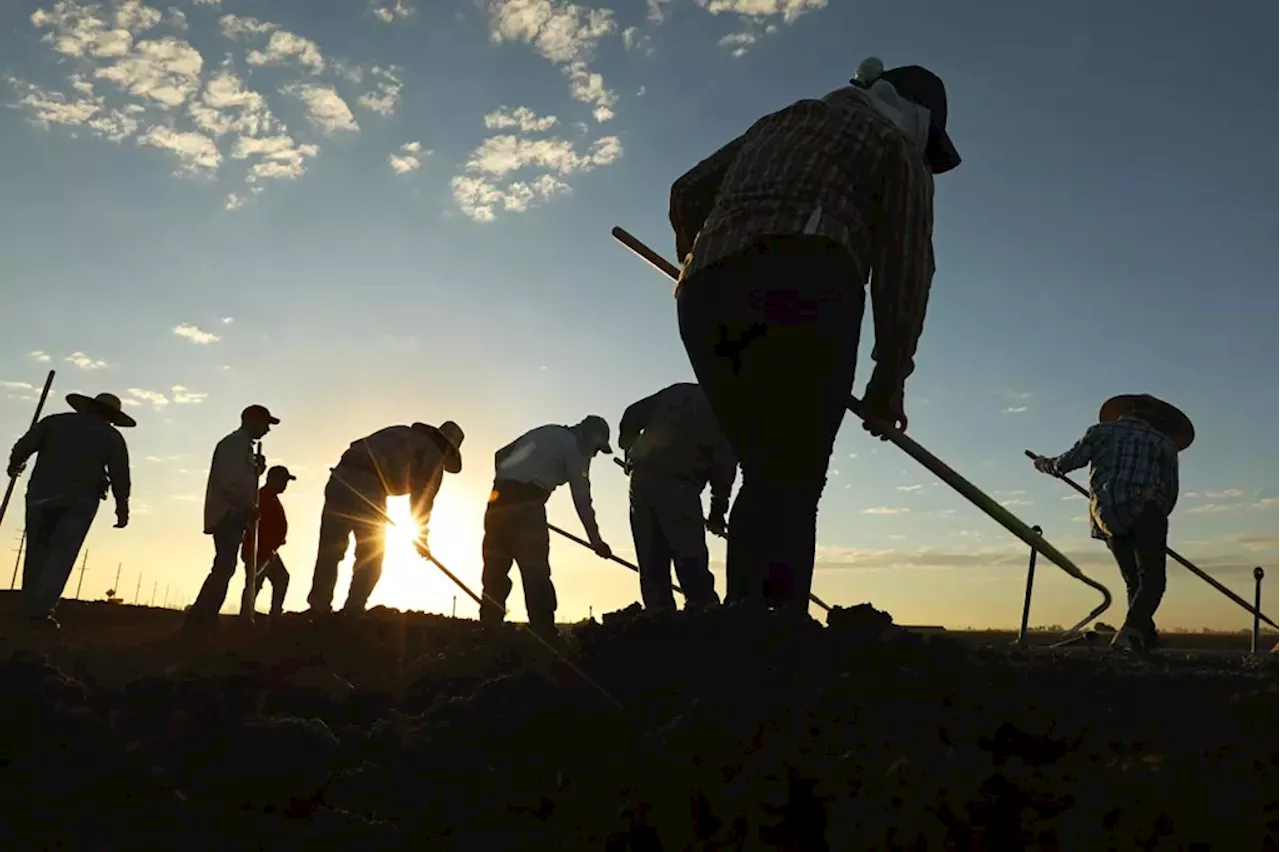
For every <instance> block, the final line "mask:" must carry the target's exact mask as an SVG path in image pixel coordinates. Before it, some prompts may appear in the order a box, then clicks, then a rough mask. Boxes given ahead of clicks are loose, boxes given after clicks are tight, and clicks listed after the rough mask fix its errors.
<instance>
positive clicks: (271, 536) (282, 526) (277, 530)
mask: <svg viewBox="0 0 1280 852" xmlns="http://www.w3.org/2000/svg"><path fill="white" fill-rule="evenodd" d="M288 531H289V522H288V521H287V520H285V517H284V506H283V505H281V503H280V495H279V494H276V493H275V492H272V491H268V490H267V489H266V486H263V487H262V488H260V489H258V552H259V553H260V554H262V557H261V558H265V557H266V556H268V555H270V554H271V553H273V552H274V551H275V550H276V549H277V548H279V547H281V546H282V545H283V544H284V539H285V534H286V533H287V532H288ZM252 546H253V527H252V526H250V527H249V528H248V529H247V530H245V533H244V542H243V543H242V544H241V547H240V557H241V558H242V559H246V560H247V559H248V558H249V550H250V548H251V547H252Z"/></svg>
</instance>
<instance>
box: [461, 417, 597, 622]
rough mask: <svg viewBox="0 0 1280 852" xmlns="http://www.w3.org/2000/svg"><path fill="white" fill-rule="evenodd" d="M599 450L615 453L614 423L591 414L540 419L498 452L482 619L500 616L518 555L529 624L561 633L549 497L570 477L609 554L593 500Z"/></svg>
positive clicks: (593, 536)
mask: <svg viewBox="0 0 1280 852" xmlns="http://www.w3.org/2000/svg"><path fill="white" fill-rule="evenodd" d="M597 453H604V454H605V455H613V449H612V448H611V447H610V446H609V424H608V423H606V422H605V420H604V418H603V417H597V416H596V415H594V414H593V415H590V416H589V417H586V418H584V419H583V420H582V422H581V423H578V424H577V425H576V426H560V425H555V424H551V425H547V426H539V427H538V428H537V429H533V430H532V431H529V432H526V433H525V434H523V435H521V436H520V437H519V438H517V439H516V440H514V441H512V442H511V443H510V444H507V446H505V447H503V448H502V449H500V450H498V452H497V453H495V454H494V468H495V472H494V479H493V492H492V493H491V494H490V495H489V505H488V508H486V509H485V513H484V544H483V546H482V552H483V555H484V573H483V574H482V575H481V576H482V583H483V587H484V595H483V597H484V604H483V605H481V607H480V621H481V622H482V623H485V624H501V623H502V620H503V617H504V614H505V609H506V604H507V596H508V595H510V594H511V585H512V584H511V565H512V563H513V562H514V563H516V564H517V565H519V567H520V583H521V585H522V586H523V587H524V602H525V609H526V611H527V612H528V614H529V627H530V629H532V630H533V631H535V632H537V633H539V634H540V635H543V636H545V637H553V636H554V635H555V634H556V628H555V620H556V618H555V616H556V605H557V601H556V589H555V586H554V585H553V584H552V583H551V535H550V532H549V531H548V529H547V500H548V499H550V497H551V492H552V491H554V490H556V489H557V488H559V487H560V486H561V485H564V484H565V483H566V482H567V483H569V490H570V492H571V493H572V494H573V505H574V507H575V508H577V510H578V517H579V518H580V519H581V520H582V527H583V529H584V530H586V533H587V539H588V540H589V541H590V542H591V547H592V549H593V550H594V551H595V552H596V553H597V554H598V555H599V556H602V557H604V558H606V559H607V558H608V557H609V556H611V555H612V553H613V551H612V550H610V549H609V545H607V544H605V543H604V539H602V538H601V537H600V528H599V526H598V525H597V524H596V514H595V509H594V508H592V506H591V478H590V472H591V460H592V459H593V458H595V455H596V454H597Z"/></svg>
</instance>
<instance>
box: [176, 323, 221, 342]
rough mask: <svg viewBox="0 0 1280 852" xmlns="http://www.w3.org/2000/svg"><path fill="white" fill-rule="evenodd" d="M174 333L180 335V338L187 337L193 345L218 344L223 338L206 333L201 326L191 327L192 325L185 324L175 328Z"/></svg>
mask: <svg viewBox="0 0 1280 852" xmlns="http://www.w3.org/2000/svg"><path fill="white" fill-rule="evenodd" d="M173 333H174V334H176V335H178V336H179V337H185V338H186V339H187V340H190V341H191V342H192V343H198V344H202V345H203V344H206V343H217V342H218V341H219V340H221V339H222V338H221V337H219V336H218V335H216V334H213V333H212V332H208V331H204V330H203V329H201V328H200V327H199V326H195V325H191V324H190V323H185V322H184V323H182V324H181V325H176V326H174V327H173Z"/></svg>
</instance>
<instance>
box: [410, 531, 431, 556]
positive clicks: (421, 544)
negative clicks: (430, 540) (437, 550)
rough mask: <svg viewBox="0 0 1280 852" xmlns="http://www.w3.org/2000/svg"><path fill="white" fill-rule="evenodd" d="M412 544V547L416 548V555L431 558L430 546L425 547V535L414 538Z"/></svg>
mask: <svg viewBox="0 0 1280 852" xmlns="http://www.w3.org/2000/svg"><path fill="white" fill-rule="evenodd" d="M413 546H414V548H416V549H417V551H418V555H419V556H421V557H422V558H423V559H430V558H431V548H429V547H427V539H426V536H423V537H422V538H419V539H417V540H415V541H414V543H413Z"/></svg>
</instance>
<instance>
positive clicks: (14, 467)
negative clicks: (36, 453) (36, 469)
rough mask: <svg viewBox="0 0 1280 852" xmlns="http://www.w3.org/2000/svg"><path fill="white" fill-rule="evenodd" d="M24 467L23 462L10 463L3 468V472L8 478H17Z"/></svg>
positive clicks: (25, 467)
mask: <svg viewBox="0 0 1280 852" xmlns="http://www.w3.org/2000/svg"><path fill="white" fill-rule="evenodd" d="M26 469H27V466H26V465H25V464H11V465H9V467H7V468H6V469H5V473H6V474H8V476H9V478H10V479H17V478H18V477H19V476H21V475H22V472H23V471H24V470H26Z"/></svg>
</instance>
